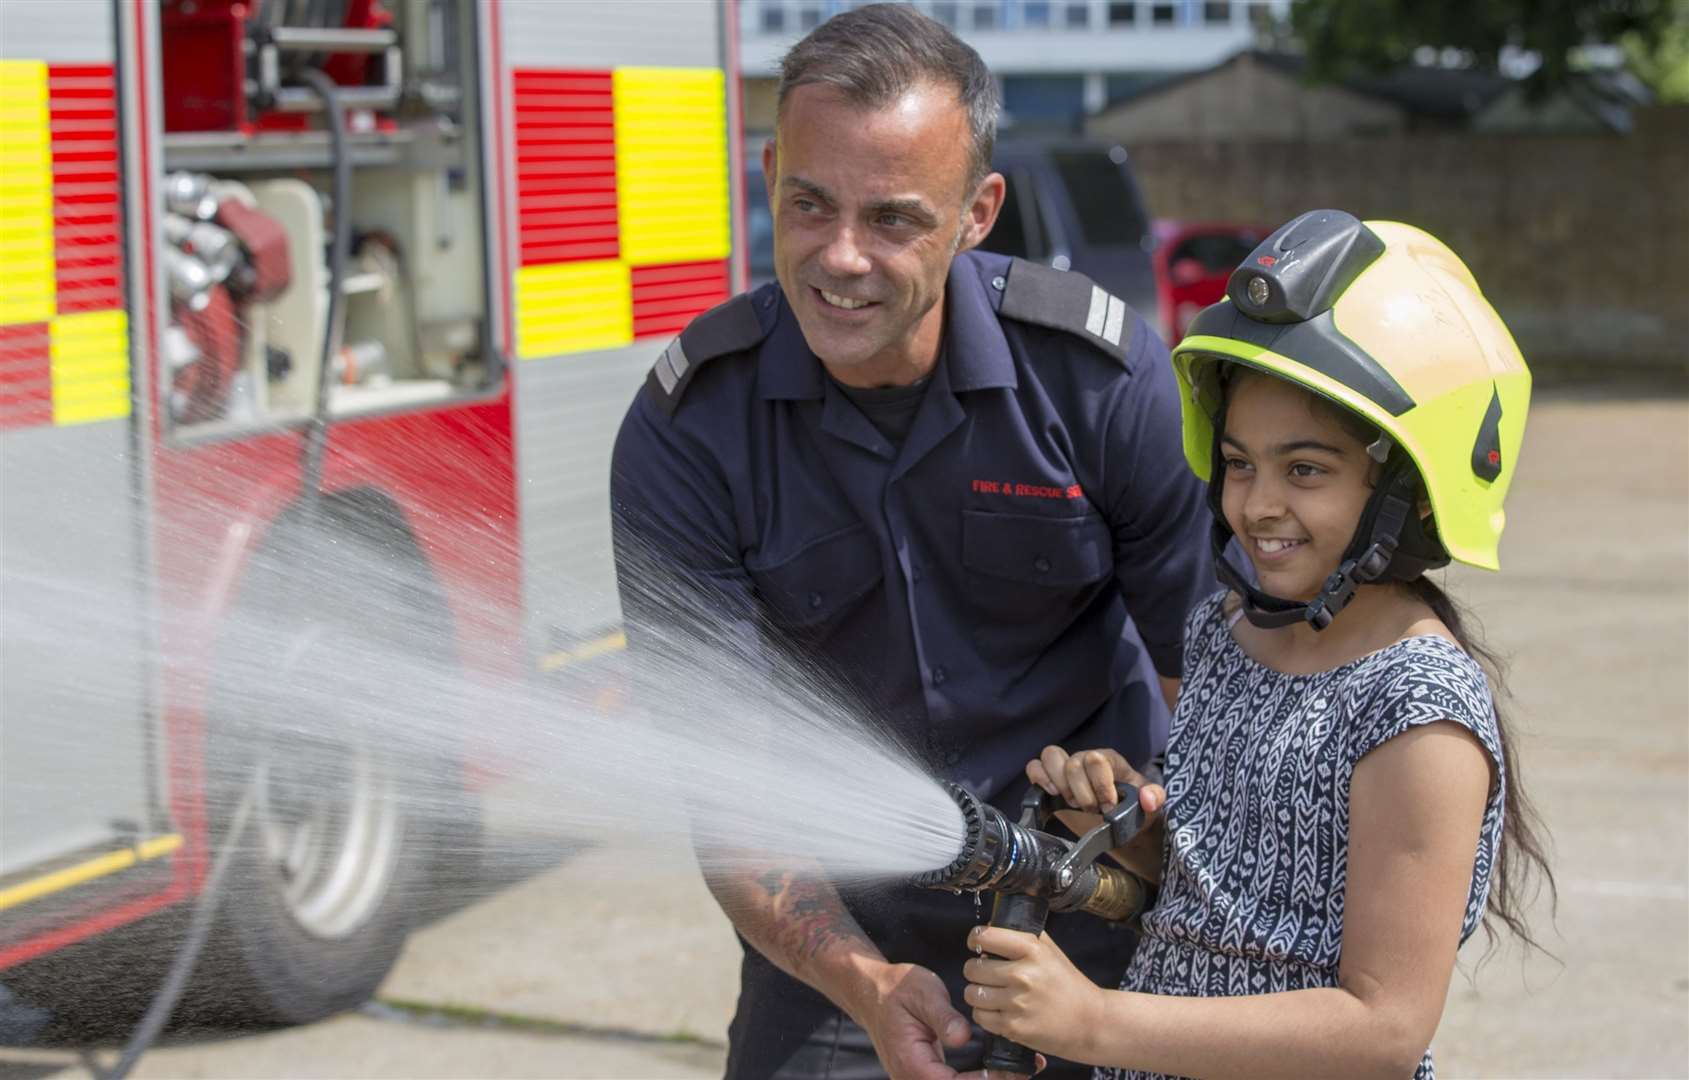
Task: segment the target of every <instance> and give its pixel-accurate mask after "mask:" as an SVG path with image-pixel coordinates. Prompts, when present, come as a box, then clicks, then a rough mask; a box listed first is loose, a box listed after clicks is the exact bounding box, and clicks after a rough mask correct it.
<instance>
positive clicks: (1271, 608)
mask: <svg viewBox="0 0 1689 1080" xmlns="http://www.w3.org/2000/svg"><path fill="white" fill-rule="evenodd" d="M1228 364H1241V365H1246V366H1248V367H1251V368H1255V369H1258V370H1260V371H1263V372H1266V373H1268V374H1271V375H1275V376H1277V377H1279V378H1282V379H1288V380H1290V381H1291V382H1293V383H1296V384H1297V385H1299V386H1302V387H1305V388H1306V389H1308V390H1310V391H1313V392H1314V393H1316V394H1319V395H1321V396H1323V397H1325V398H1328V399H1330V400H1331V401H1333V402H1336V403H1337V404H1339V405H1342V406H1344V407H1346V408H1348V409H1350V410H1352V411H1353V412H1355V413H1358V414H1359V415H1360V416H1361V417H1362V418H1364V419H1365V420H1366V421H1368V422H1369V423H1370V424H1371V425H1373V426H1374V427H1376V428H1377V429H1378V431H1379V432H1380V435H1381V437H1380V438H1379V439H1378V441H1377V442H1375V443H1374V444H1373V445H1372V446H1371V447H1369V448H1368V452H1369V453H1371V454H1372V455H1373V457H1374V458H1376V459H1377V460H1379V461H1380V462H1382V463H1383V464H1384V466H1385V468H1384V475H1383V477H1382V478H1381V479H1380V481H1379V484H1378V488H1377V491H1376V492H1375V494H1374V496H1373V499H1372V501H1371V502H1370V503H1369V505H1368V507H1367V511H1366V513H1365V514H1363V516H1362V519H1361V523H1360V527H1359V528H1358V529H1357V531H1356V535H1355V539H1354V541H1353V542H1352V543H1351V545H1350V548H1349V550H1348V551H1347V552H1346V553H1345V555H1344V558H1343V561H1342V564H1341V565H1340V566H1339V568H1338V571H1337V572H1336V573H1334V574H1333V575H1332V576H1331V580H1329V581H1327V582H1326V588H1325V590H1324V591H1323V592H1322V593H1321V594H1320V596H1319V597H1318V598H1316V599H1315V600H1314V601H1312V602H1310V603H1306V604H1304V603H1297V602H1293V601H1287V600H1283V599H1280V598H1276V597H1269V596H1266V595H1264V594H1261V593H1259V592H1258V591H1256V590H1255V589H1254V588H1253V587H1249V586H1248V584H1247V583H1246V582H1240V575H1238V574H1237V573H1236V572H1235V570H1234V571H1231V572H1229V573H1228V572H1226V569H1223V570H1222V575H1221V576H1222V578H1224V579H1225V580H1226V583H1227V584H1228V585H1231V586H1232V587H1233V588H1239V585H1240V583H1241V584H1242V585H1243V586H1244V588H1242V589H1240V591H1241V592H1242V593H1243V595H1244V596H1245V599H1246V601H1247V602H1246V604H1245V612H1246V613H1247V614H1248V615H1249V616H1250V618H1251V620H1252V621H1255V622H1257V623H1258V624H1260V625H1274V626H1284V625H1288V624H1290V623H1293V622H1300V621H1304V620H1305V621H1307V622H1309V623H1312V624H1313V625H1314V626H1315V627H1316V628H1323V627H1324V626H1325V625H1327V624H1329V623H1330V621H1331V617H1332V616H1333V615H1335V614H1336V613H1337V611H1339V610H1341V609H1342V607H1343V606H1344V605H1345V604H1347V603H1348V601H1349V599H1350V598H1352V597H1353V595H1354V590H1355V586H1356V585H1357V584H1364V583H1366V582H1368V581H1376V580H1380V579H1394V580H1412V579H1413V578H1415V577H1418V576H1419V574H1421V573H1423V572H1424V570H1426V569H1429V568H1431V567H1436V566H1442V565H1446V564H1447V562H1448V561H1449V558H1450V557H1451V556H1452V557H1453V558H1455V559H1459V560H1460V561H1461V562H1464V563H1470V564H1471V565H1473V566H1480V567H1483V568H1485V569H1489V570H1494V569H1498V567H1499V564H1498V561H1497V557H1496V546H1497V543H1498V541H1499V540H1500V537H1501V531H1502V527H1503V524H1504V523H1505V521H1506V515H1505V514H1504V513H1503V511H1502V501H1503V500H1504V498H1505V497H1506V495H1507V489H1508V487H1509V486H1510V484H1511V483H1512V480H1513V471H1514V468H1515V467H1516V464H1517V460H1518V454H1519V445H1520V442H1521V440H1522V439H1523V437H1524V431H1525V414H1526V412H1527V411H1528V409H1529V405H1530V396H1531V376H1530V371H1529V370H1528V369H1527V368H1526V367H1525V362H1524V359H1523V358H1522V357H1521V356H1520V355H1519V348H1518V346H1517V345H1515V344H1514V342H1513V336H1512V335H1511V334H1510V333H1508V330H1507V327H1506V326H1505V325H1503V323H1502V321H1501V319H1500V317H1499V316H1497V315H1496V313H1495V310H1494V309H1493V308H1492V307H1490V305H1489V302H1488V301H1486V300H1485V299H1484V295H1483V293H1482V292H1480V291H1479V289H1478V283H1477V281H1476V280H1474V279H1473V277H1472V272H1471V271H1470V270H1468V269H1467V268H1466V265H1465V264H1464V263H1462V262H1461V261H1460V259H1459V257H1458V256H1456V255H1455V254H1454V252H1452V251H1450V250H1449V248H1448V246H1447V245H1445V244H1444V243H1442V241H1440V240H1438V239H1437V238H1436V237H1434V236H1431V235H1430V234H1429V233H1426V232H1423V231H1422V230H1419V229H1416V228H1414V227H1412V226H1411V225H1403V224H1400V223H1397V222H1393V221H1367V222H1362V221H1360V220H1358V219H1356V218H1355V217H1353V216H1352V215H1350V214H1346V213H1343V212H1342V211H1340V210H1314V211H1310V212H1308V213H1306V214H1303V215H1301V216H1300V217H1297V218H1296V219H1294V220H1292V221H1290V222H1289V223H1287V224H1285V225H1283V226H1282V227H1280V228H1279V229H1278V230H1277V231H1275V232H1274V233H1273V234H1272V235H1271V236H1269V237H1267V239H1266V240H1264V241H1262V242H1261V244H1260V246H1259V247H1257V248H1256V249H1255V250H1254V251H1253V252H1252V253H1251V254H1250V256H1249V258H1247V259H1246V260H1244V262H1243V264H1242V265H1240V266H1239V267H1238V268H1237V269H1236V270H1235V271H1234V272H1233V273H1232V276H1231V278H1230V280H1229V281H1228V282H1227V285H1226V298H1225V299H1223V300H1221V301H1220V302H1219V303H1217V304H1213V305H1211V306H1209V307H1207V308H1205V309H1204V310H1203V311H1202V312H1201V313H1200V314H1198V315H1197V317H1196V318H1195V319H1194V320H1193V321H1192V323H1191V325H1190V329H1189V333H1188V334H1187V336H1186V337H1185V338H1184V340H1183V341H1181V342H1180V343H1179V345H1178V347H1177V348H1176V349H1174V350H1173V368H1174V371H1175V373H1176V374H1177V376H1178V380H1179V389H1180V392H1181V396H1180V401H1181V405H1182V408H1183V413H1184V441H1185V458H1186V460H1187V461H1188V462H1189V464H1190V467H1191V469H1192V470H1193V471H1195V473H1196V474H1197V475H1198V476H1199V477H1201V478H1203V479H1204V480H1207V481H1208V482H1209V500H1210V503H1211V505H1212V508H1213V509H1214V512H1215V517H1216V527H1215V544H1216V554H1217V555H1218V553H1219V549H1220V548H1222V547H1223V546H1224V544H1225V542H1226V540H1229V539H1230V536H1231V533H1230V529H1229V528H1228V527H1227V526H1226V525H1225V520H1224V517H1223V516H1222V515H1221V514H1220V512H1219V510H1220V505H1219V498H1220V487H1221V485H1222V484H1223V482H1224V474H1223V471H1222V470H1220V469H1219V468H1218V462H1219V453H1218V439H1217V438H1216V435H1215V429H1216V425H1217V424H1218V423H1220V422H1221V420H1222V411H1223V408H1224V398H1223V384H1222V380H1223V377H1224V371H1225V369H1226V367H1227V365H1228ZM1421 481H1422V482H1423V485H1424V493H1425V495H1426V496H1427V497H1428V498H1429V500H1430V504H1431V512H1432V518H1431V522H1430V523H1429V524H1424V525H1422V523H1421V522H1420V519H1419V514H1418V513H1417V510H1416V504H1417V501H1418V494H1419V485H1420V482H1421ZM1219 562H1220V564H1221V565H1222V567H1226V564H1225V562H1224V560H1219ZM1227 569H1229V567H1227Z"/></svg>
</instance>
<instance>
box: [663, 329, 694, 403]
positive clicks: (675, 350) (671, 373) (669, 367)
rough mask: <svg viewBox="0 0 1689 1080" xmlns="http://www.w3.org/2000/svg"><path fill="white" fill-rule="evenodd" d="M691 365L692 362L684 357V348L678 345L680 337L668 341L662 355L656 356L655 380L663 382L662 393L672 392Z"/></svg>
mask: <svg viewBox="0 0 1689 1080" xmlns="http://www.w3.org/2000/svg"><path fill="white" fill-rule="evenodd" d="M691 366H692V362H691V361H690V360H688V359H686V350H685V349H683V348H681V347H680V339H679V338H675V339H674V340H673V341H671V342H669V347H668V348H666V349H664V350H663V355H661V356H659V357H657V381H658V382H660V383H662V384H663V393H665V394H672V393H674V388H675V387H676V386H678V385H680V380H681V378H682V377H683V376H684V375H685V374H686V369H687V368H689V367H691Z"/></svg>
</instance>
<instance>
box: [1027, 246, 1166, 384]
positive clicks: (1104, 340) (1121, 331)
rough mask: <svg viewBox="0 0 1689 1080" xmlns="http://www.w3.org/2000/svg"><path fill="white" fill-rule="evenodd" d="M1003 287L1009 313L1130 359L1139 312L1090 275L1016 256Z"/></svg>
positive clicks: (1113, 355)
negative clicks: (1133, 330) (1128, 350)
mask: <svg viewBox="0 0 1689 1080" xmlns="http://www.w3.org/2000/svg"><path fill="white" fill-rule="evenodd" d="M1002 288H1003V303H1002V306H1001V307H999V308H998V311H999V312H1001V313H1002V314H1003V315H1006V316H1008V317H1009V318H1011V319H1018V320H1019V321H1021V322H1028V323H1032V324H1033V325H1035V326H1044V327H1048V328H1049V329H1051V330H1062V331H1065V332H1067V333H1069V334H1073V335H1074V336H1076V337H1079V338H1083V339H1084V340H1086V341H1089V342H1090V343H1091V344H1092V345H1095V346H1096V347H1097V348H1099V349H1101V350H1102V351H1103V352H1106V353H1108V354H1109V355H1110V356H1112V357H1114V358H1115V359H1116V360H1118V361H1120V362H1121V363H1122V364H1124V363H1126V361H1127V352H1126V350H1127V349H1128V348H1129V347H1130V346H1131V344H1132V329H1133V327H1134V326H1135V325H1136V323H1137V319H1138V315H1137V312H1135V311H1133V310H1132V305H1130V304H1128V303H1126V301H1124V300H1122V299H1120V297H1118V296H1115V295H1113V294H1111V293H1109V292H1108V291H1106V290H1105V289H1103V288H1102V287H1101V286H1099V285H1097V284H1095V283H1093V282H1092V281H1091V279H1090V278H1088V277H1086V276H1085V275H1083V274H1076V273H1073V272H1071V271H1067V270H1055V269H1052V268H1051V267H1048V266H1040V265H1038V264H1037V263H1032V262H1027V261H1026V260H1025V259H1016V260H1014V262H1013V263H1011V264H1010V266H1009V272H1008V274H1007V275H1006V277H1005V280H1004V283H1003V286H1002Z"/></svg>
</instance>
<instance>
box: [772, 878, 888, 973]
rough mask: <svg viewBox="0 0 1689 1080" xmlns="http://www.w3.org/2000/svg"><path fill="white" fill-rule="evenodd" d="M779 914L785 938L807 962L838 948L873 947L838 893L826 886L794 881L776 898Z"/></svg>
mask: <svg viewBox="0 0 1689 1080" xmlns="http://www.w3.org/2000/svg"><path fill="white" fill-rule="evenodd" d="M776 912H777V913H778V914H780V915H783V916H784V918H782V919H781V920H780V921H781V922H782V923H783V924H784V925H783V927H782V934H781V936H782V938H783V939H784V940H785V941H786V942H787V943H788V944H789V945H790V947H791V948H792V950H793V951H794V953H795V954H796V955H798V956H801V957H803V959H805V960H813V959H815V957H816V956H817V955H818V954H820V953H821V952H824V951H825V950H827V949H828V948H831V947H832V946H834V945H838V944H860V945H864V946H868V947H869V948H872V947H873V946H871V945H869V942H868V938H867V936H866V935H865V934H863V933H862V929H861V928H860V927H858V926H857V925H856V920H855V919H853V918H851V917H850V912H848V911H846V910H845V907H844V904H843V903H842V902H841V901H840V900H839V894H838V892H837V891H835V890H834V889H833V887H832V886H831V885H829V884H827V883H825V882H820V881H814V880H809V879H805V878H800V877H793V878H791V880H790V881H788V882H787V884H786V889H785V892H784V893H783V894H782V895H781V896H780V897H778V898H776Z"/></svg>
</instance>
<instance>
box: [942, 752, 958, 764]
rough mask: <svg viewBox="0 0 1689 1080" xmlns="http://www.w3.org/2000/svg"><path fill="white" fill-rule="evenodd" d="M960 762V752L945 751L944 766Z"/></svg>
mask: <svg viewBox="0 0 1689 1080" xmlns="http://www.w3.org/2000/svg"><path fill="white" fill-rule="evenodd" d="M961 760H962V752H961V751H960V750H946V751H945V752H944V763H945V764H946V765H955V764H956V763H958V762H959V761H961Z"/></svg>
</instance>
